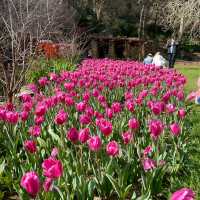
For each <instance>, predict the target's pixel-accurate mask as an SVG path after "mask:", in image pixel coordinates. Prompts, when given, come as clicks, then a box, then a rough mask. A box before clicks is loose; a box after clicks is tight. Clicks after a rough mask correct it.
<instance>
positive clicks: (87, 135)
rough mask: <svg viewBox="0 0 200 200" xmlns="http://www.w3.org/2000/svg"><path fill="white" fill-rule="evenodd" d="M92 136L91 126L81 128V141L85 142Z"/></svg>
mask: <svg viewBox="0 0 200 200" xmlns="http://www.w3.org/2000/svg"><path fill="white" fill-rule="evenodd" d="M89 138H90V129H89V128H84V129H82V130H80V132H79V141H80V142H81V143H85V142H87V141H88V140H89Z"/></svg>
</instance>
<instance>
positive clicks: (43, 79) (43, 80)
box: [38, 77, 49, 87]
mask: <svg viewBox="0 0 200 200" xmlns="http://www.w3.org/2000/svg"><path fill="white" fill-rule="evenodd" d="M48 82H49V81H48V79H47V77H41V78H40V79H39V80H38V83H39V85H40V86H41V87H44V86H45V85H47V84H48Z"/></svg>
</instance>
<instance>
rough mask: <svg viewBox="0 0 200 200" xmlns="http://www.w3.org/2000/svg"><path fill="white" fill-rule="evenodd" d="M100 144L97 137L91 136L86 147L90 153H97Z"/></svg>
mask: <svg viewBox="0 0 200 200" xmlns="http://www.w3.org/2000/svg"><path fill="white" fill-rule="evenodd" d="M101 145H102V142H101V139H100V137H99V136H93V137H91V138H90V139H89V140H88V146H89V149H90V150H91V151H99V150H100V148H101Z"/></svg>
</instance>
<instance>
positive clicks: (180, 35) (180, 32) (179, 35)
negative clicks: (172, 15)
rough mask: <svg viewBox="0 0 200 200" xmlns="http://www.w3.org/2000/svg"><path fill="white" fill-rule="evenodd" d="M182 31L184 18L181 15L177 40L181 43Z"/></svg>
mask: <svg viewBox="0 0 200 200" xmlns="http://www.w3.org/2000/svg"><path fill="white" fill-rule="evenodd" d="M183 31H184V17H183V15H182V16H181V21H180V27H179V33H178V40H179V41H181V39H182V37H183Z"/></svg>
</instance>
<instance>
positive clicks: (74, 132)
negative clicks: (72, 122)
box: [67, 128, 79, 143]
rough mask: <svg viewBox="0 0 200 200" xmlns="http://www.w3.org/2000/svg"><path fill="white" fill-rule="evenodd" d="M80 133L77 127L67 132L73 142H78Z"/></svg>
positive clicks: (68, 137)
mask: <svg viewBox="0 0 200 200" xmlns="http://www.w3.org/2000/svg"><path fill="white" fill-rule="evenodd" d="M78 134H79V133H78V131H77V129H76V128H71V129H69V131H68V133H67V139H68V140H70V141H71V142H73V143H76V142H77V141H78Z"/></svg>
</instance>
